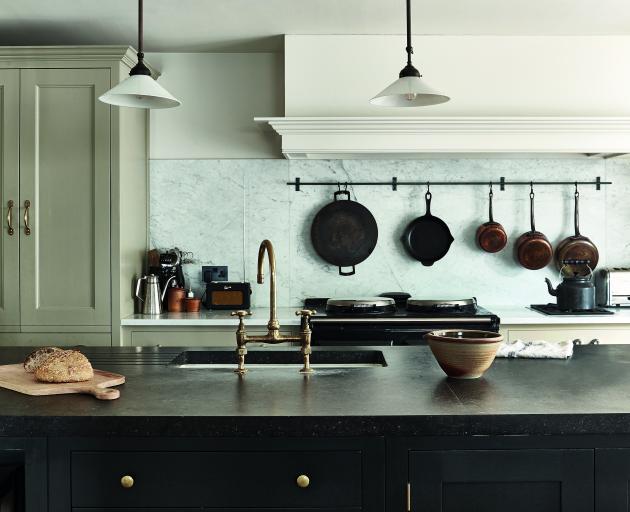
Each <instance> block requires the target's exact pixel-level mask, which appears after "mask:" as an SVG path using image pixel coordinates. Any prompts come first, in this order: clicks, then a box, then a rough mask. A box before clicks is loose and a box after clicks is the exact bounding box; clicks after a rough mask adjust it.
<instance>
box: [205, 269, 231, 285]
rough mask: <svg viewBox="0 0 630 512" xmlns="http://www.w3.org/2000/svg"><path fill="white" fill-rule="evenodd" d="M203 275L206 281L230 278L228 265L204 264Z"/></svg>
mask: <svg viewBox="0 0 630 512" xmlns="http://www.w3.org/2000/svg"><path fill="white" fill-rule="evenodd" d="M201 275H202V277H203V282H204V283H209V282H211V281H227V280H228V268H227V267H226V266H221V267H219V266H217V267H215V266H205V265H204V266H202V267H201Z"/></svg>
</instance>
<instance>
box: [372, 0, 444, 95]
mask: <svg viewBox="0 0 630 512" xmlns="http://www.w3.org/2000/svg"><path fill="white" fill-rule="evenodd" d="M406 50H407V65H406V66H405V67H404V68H403V70H402V71H401V72H400V75H399V78H398V80H396V81H395V82H394V83H393V84H392V85H390V86H389V87H387V88H386V89H383V90H382V91H381V92H380V93H379V94H377V95H376V96H374V98H372V99H371V100H370V103H372V105H379V106H381V107H424V106H426V105H438V104H439V103H445V102H447V101H448V100H450V98H449V97H448V96H445V95H444V94H442V93H439V92H438V91H436V90H434V89H432V88H431V87H429V86H428V85H427V84H426V82H425V81H424V80H422V75H421V74H420V72H419V71H418V70H417V69H416V68H414V67H413V65H412V64H411V54H412V53H413V47H412V46H411V0H407V48H406Z"/></svg>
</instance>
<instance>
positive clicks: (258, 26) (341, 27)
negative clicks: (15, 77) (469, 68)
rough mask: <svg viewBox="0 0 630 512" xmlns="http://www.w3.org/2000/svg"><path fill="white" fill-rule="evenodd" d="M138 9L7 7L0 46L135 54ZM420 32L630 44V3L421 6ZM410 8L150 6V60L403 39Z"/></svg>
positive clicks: (35, 3) (90, 3)
mask: <svg viewBox="0 0 630 512" xmlns="http://www.w3.org/2000/svg"><path fill="white" fill-rule="evenodd" d="M136 5H137V4H136V2H135V1H134V0H53V1H51V0H19V1H4V2H2V8H1V9H0V44H7V45H30V44H33V45H39V44H132V45H134V46H135V45H136V23H137V21H136V19H137V18H136V16H137V13H136V10H137V7H136ZM412 11H413V16H414V30H413V31H414V33H416V34H443V35H480V34H485V35H630V2H629V1H628V0H413V6H412ZM403 31H404V1H403V0H145V49H146V51H172V52H201V51H268V50H277V49H280V48H281V41H282V38H281V37H280V36H281V35H282V34H400V33H402V32H403Z"/></svg>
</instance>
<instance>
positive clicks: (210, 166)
mask: <svg viewBox="0 0 630 512" xmlns="http://www.w3.org/2000/svg"><path fill="white" fill-rule="evenodd" d="M392 176H397V177H398V179H399V180H400V181H402V180H421V181H427V180H429V181H430V180H436V181H437V180H439V181H448V180H490V179H498V178H499V177H501V176H505V177H506V179H508V180H569V181H573V180H591V179H594V178H595V177H596V176H601V177H602V179H609V180H611V181H613V185H611V186H607V187H603V189H602V190H601V191H596V190H595V187H594V186H593V187H587V186H583V187H581V188H580V193H581V203H580V211H581V219H580V221H581V222H580V224H581V231H582V234H584V235H586V236H589V237H590V238H591V239H592V240H593V242H595V243H596V244H597V246H598V248H599V250H600V256H601V257H600V266H605V265H608V266H621V265H628V264H630V253H629V251H628V249H629V246H630V160H623V159H616V160H614V159H613V160H606V161H605V160H601V159H595V158H593V159H589V158H567V159H526V158H522V159H427V160H405V161H382V160H367V161H362V160H343V161H342V160H330V161H307V160H293V161H288V160H153V161H151V215H150V233H151V244H152V246H153V247H157V248H167V247H173V246H177V247H179V248H180V249H182V250H186V251H192V252H193V253H194V256H195V260H196V262H197V263H195V264H191V265H187V266H186V268H185V271H186V275H187V276H188V279H189V282H190V283H192V286H193V288H194V289H195V291H196V292H200V291H202V289H203V283H202V282H201V265H228V266H229V277H230V280H233V281H240V280H243V279H244V280H247V281H250V282H251V283H252V288H253V290H254V294H253V304H254V305H256V306H264V305H266V304H268V295H269V289H268V284H267V283H265V285H262V286H260V285H257V284H256V283H255V280H256V257H257V252H258V246H259V244H260V241H261V240H263V239H264V238H269V239H270V240H271V241H272V242H273V243H274V246H275V249H276V256H277V262H278V303H279V305H281V306H297V305H299V304H300V303H301V301H302V300H303V298H304V297H307V296H320V297H330V296H360V295H362V296H372V295H376V294H379V293H381V292H389V291H407V292H409V293H411V294H412V295H413V296H416V297H425V298H462V297H469V296H476V297H477V298H478V300H479V302H480V303H482V304H486V305H492V304H513V305H524V304H530V303H534V302H538V303H541V302H548V301H551V300H552V297H550V296H549V295H548V294H547V292H546V287H545V283H544V278H545V277H550V278H551V279H552V281H556V280H557V271H556V269H555V267H553V266H550V267H549V268H547V269H543V270H539V271H531V270H525V269H523V268H521V267H520V266H519V265H518V264H517V263H516V261H515V259H514V243H515V241H516V239H517V238H518V236H519V235H520V234H521V233H523V232H525V231H527V230H529V189H528V187H523V186H513V187H507V188H506V190H505V191H504V192H501V191H499V190H498V189H497V188H495V195H494V198H495V199H494V214H495V220H496V221H498V222H501V223H502V224H503V226H504V227H505V229H506V230H507V232H508V235H509V243H508V247H507V248H506V249H504V250H503V251H502V252H500V253H498V254H487V253H484V252H483V251H481V250H480V249H478V248H477V247H476V245H475V241H474V238H475V230H476V229H477V227H478V226H479V224H481V223H483V222H485V221H487V215H488V211H487V210H488V203H487V200H488V199H487V198H488V188H487V187H485V186H479V187H454V186H436V187H432V189H431V191H432V193H433V202H432V213H433V214H434V215H437V216H439V217H441V218H442V219H443V220H444V221H445V222H446V223H447V224H448V226H449V227H450V229H451V231H452V233H453V236H454V237H455V242H454V243H453V245H452V246H451V249H450V251H449V253H448V254H447V255H446V257H445V258H444V259H442V260H440V261H438V262H437V263H435V265H433V266H432V267H424V266H423V265H422V264H421V263H420V262H418V261H415V260H413V259H412V258H410V257H409V256H408V255H407V254H406V253H405V251H404V248H403V246H402V244H401V242H400V236H401V234H402V232H403V230H404V228H405V226H406V225H407V223H408V222H410V221H411V220H412V219H413V218H415V217H417V216H419V215H422V214H424V210H425V205H424V192H425V189H424V188H423V187H399V189H398V191H396V192H395V191H392V190H391V188H389V187H369V186H362V187H354V188H352V187H350V192H351V194H352V198H353V199H355V200H357V201H359V202H361V203H362V204H364V205H365V206H366V207H367V208H369V209H370V211H371V212H372V214H373V215H374V217H375V218H376V221H377V223H378V228H379V240H378V244H377V247H376V249H375V250H374V252H373V253H372V255H371V256H370V258H368V259H367V260H366V261H365V262H363V263H362V264H360V265H358V266H357V272H356V275H354V276H351V277H341V276H339V275H338V272H337V268H336V267H333V266H331V265H328V264H327V263H325V262H324V261H322V260H321V259H320V258H319V257H318V256H317V254H316V253H315V252H314V250H313V248H312V245H311V243H310V223H311V221H312V219H313V216H314V215H315V214H316V212H317V211H318V210H319V209H320V208H321V207H322V206H324V205H325V204H327V203H328V202H330V201H331V200H332V195H333V192H334V191H335V190H336V187H308V186H306V187H303V190H302V191H300V192H295V191H294V190H293V188H291V187H288V186H287V185H286V182H287V181H290V180H293V179H294V178H295V177H300V178H302V180H303V181H307V180H330V181H341V182H345V181H352V180H357V181H358V180H363V181H372V180H390V179H391V177H392ZM535 192H536V219H537V221H536V226H537V228H538V229H539V230H540V231H542V232H543V233H545V234H546V235H547V237H548V238H549V240H550V241H551V242H552V244H554V246H555V245H557V244H558V243H559V242H560V241H561V240H562V239H563V238H564V237H565V236H568V235H570V234H572V231H573V187H567V186H564V187H563V186H547V187H539V188H537V189H535Z"/></svg>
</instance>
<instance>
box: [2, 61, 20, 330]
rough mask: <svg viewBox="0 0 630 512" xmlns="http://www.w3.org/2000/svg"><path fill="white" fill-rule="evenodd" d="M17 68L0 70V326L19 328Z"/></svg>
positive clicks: (18, 88) (18, 125)
mask: <svg viewBox="0 0 630 512" xmlns="http://www.w3.org/2000/svg"><path fill="white" fill-rule="evenodd" d="M19 73H20V72H19V70H17V69H3V70H0V201H2V208H0V212H1V213H2V217H1V219H0V221H1V222H2V234H1V235H0V325H2V326H3V330H7V331H11V330H16V331H18V330H19V325H20V275H19V273H20V237H19V230H18V229H17V226H16V222H17V218H18V202H19V199H20V198H19V175H20V167H19V150H20V132H19V128H20V118H19V100H20V74H19ZM9 201H13V202H14V203H15V206H14V207H13V209H12V212H13V229H14V230H15V231H14V232H13V234H12V235H10V234H9V229H8V226H7V222H6V219H7V214H8V202H9Z"/></svg>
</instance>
